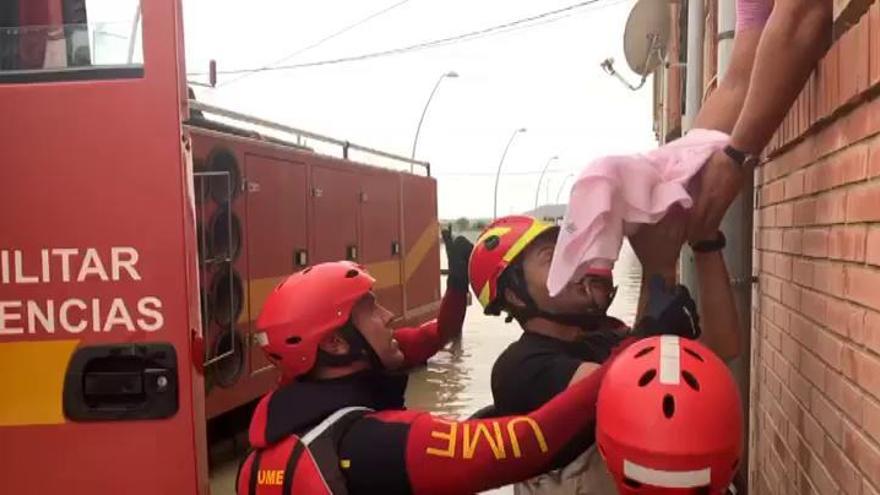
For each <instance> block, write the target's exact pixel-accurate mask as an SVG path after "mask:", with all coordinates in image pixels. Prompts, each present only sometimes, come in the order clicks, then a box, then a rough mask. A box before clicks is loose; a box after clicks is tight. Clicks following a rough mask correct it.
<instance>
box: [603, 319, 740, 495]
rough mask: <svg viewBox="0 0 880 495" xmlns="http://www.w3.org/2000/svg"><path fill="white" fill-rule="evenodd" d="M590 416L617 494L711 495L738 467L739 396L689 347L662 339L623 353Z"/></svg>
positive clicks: (725, 376)
mask: <svg viewBox="0 0 880 495" xmlns="http://www.w3.org/2000/svg"><path fill="white" fill-rule="evenodd" d="M597 414H598V416H597V425H596V442H597V444H598V446H599V451H600V452H601V453H602V457H604V459H605V463H606V464H607V465H608V470H609V471H610V472H611V475H612V477H613V478H614V479H615V482H616V483H617V486H618V490H619V492H620V493H621V495H627V494H651V495H655V494H684V493H706V494H712V495H717V494H720V493H723V492H724V490H726V489H727V487H728V486H730V483H731V481H732V480H733V476H734V474H735V473H736V471H737V468H738V467H739V462H740V456H741V455H742V437H743V423H742V408H741V404H740V397H739V390H738V389H737V386H736V383H735V382H734V381H733V377H732V376H731V374H730V371H728V369H727V367H726V366H725V365H724V363H723V362H722V361H721V360H720V359H719V358H718V357H716V356H715V354H713V353H712V352H711V351H710V350H709V349H707V348H706V347H704V346H702V345H700V344H699V343H697V342H696V341H692V340H684V339H680V338H679V337H676V336H671V335H664V336H660V337H652V338H647V339H643V340H640V341H639V342H637V343H635V344H633V345H631V346H629V347H628V348H627V349H626V350H624V351H623V352H622V353H621V354H620V356H618V357H617V358H616V359H615V360H614V362H613V363H612V364H611V367H610V368H609V369H608V372H607V374H606V375H605V378H604V380H603V382H602V388H601V390H600V391H599V401H598V404H597ZM707 487H708V491H705V490H706V489H707ZM698 490H700V491H698Z"/></svg>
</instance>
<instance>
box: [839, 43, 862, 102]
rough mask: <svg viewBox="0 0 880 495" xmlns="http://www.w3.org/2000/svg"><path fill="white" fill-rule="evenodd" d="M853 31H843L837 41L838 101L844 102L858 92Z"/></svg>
mask: <svg viewBox="0 0 880 495" xmlns="http://www.w3.org/2000/svg"><path fill="white" fill-rule="evenodd" d="M855 41H856V38H855V33H854V32H853V30H852V29H849V30H847V31H846V32H845V33H843V36H841V37H840V39H839V40H838V42H837V45H839V46H840V49H839V51H838V54H839V56H840V62H839V63H840V69H841V70H840V73H839V79H838V80H839V84H840V103H841V104H845V103H846V102H848V101H850V100H852V99H853V98H855V96H856V94H857V93H858V87H857V86H858V84H857V81H856V71H855V67H854V65H855V64H854V61H853V59H854V55H855V51H856V47H855Z"/></svg>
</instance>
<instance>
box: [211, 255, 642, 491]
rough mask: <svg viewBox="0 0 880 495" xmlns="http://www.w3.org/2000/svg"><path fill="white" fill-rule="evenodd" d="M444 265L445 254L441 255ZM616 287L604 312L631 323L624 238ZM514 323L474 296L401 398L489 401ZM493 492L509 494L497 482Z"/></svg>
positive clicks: (461, 411) (634, 280) (633, 293)
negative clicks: (460, 322)
mask: <svg viewBox="0 0 880 495" xmlns="http://www.w3.org/2000/svg"><path fill="white" fill-rule="evenodd" d="M442 265H443V267H444V268H445V266H446V260H445V259H444V260H442ZM614 280H615V283H617V284H618V286H619V289H618V292H617V298H616V299H615V301H614V304H613V305H612V306H611V309H610V311H609V312H610V314H611V315H613V316H615V317H617V318H620V319H621V320H623V321H624V322H626V323H627V324H632V322H633V319H634V318H635V314H636V309H637V305H638V299H639V284H640V282H641V266H640V265H639V262H638V260H637V259H636V257H635V254H634V253H633V251H632V249H631V248H630V246H629V244H626V243H624V246H623V250H622V251H621V254H620V260H619V261H618V262H617V265H616V266H615V269H614ZM521 331H522V330H520V328H519V326H517V325H516V323H515V322H514V323H510V324H505V323H504V319H503V318H501V317H494V316H486V315H484V314H483V312H482V308H481V307H480V306H479V303H477V302H476V301H474V304H472V305H471V306H470V307H469V308H468V311H467V317H466V319H465V323H464V330H463V336H462V339H461V342H460V343H458V344H457V345H451V346H450V347H448V348H447V349H444V350H442V351H440V352H439V353H438V354H437V355H436V356H434V357H433V358H432V359H431V360H430V361H429V362H428V365H427V366H426V367H425V368H422V369H419V370H417V371H415V372H413V373H412V375H411V377H410V381H409V388H408V389H407V394H406V395H407V397H406V403H407V407H409V408H411V409H422V410H427V411H432V412H435V413H438V414H443V415H449V416H454V417H466V416H469V415H470V414H472V413H473V412H475V411H476V410H478V409H480V408H481V407H483V406H486V405H489V404H491V403H492V390H491V388H490V381H489V380H490V373H491V371H492V364H493V363H494V362H495V359H496V358H497V357H498V355H499V354H500V353H501V351H503V350H504V349H505V348H506V347H507V346H508V344H510V343H511V342H513V341H514V340H516V339H517V338H519V335H520V332H521ZM234 480H235V465H234V464H230V465H225V464H224V465H223V466H218V467H217V468H216V469H215V470H214V472H212V476H211V485H212V494H213V495H226V494H229V495H231V494H233V493H234V488H233V487H232V484H233V483H234ZM490 493H492V494H493V495H501V494H509V493H512V490H510V489H509V488H502V489H499V490H495V491H492V492H490Z"/></svg>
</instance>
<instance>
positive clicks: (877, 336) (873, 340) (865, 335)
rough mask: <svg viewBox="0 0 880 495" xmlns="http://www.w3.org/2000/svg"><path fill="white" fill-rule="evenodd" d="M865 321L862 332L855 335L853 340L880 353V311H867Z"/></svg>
mask: <svg viewBox="0 0 880 495" xmlns="http://www.w3.org/2000/svg"><path fill="white" fill-rule="evenodd" d="M864 321H865V324H864V326H863V328H862V332H861V333H860V334H859V335H854V336H853V341H855V342H857V343H859V344H861V345H863V346H865V347H867V348H868V349H870V350H872V351H874V352H875V353H877V354H880V313H877V312H874V311H866V312H865V320H864Z"/></svg>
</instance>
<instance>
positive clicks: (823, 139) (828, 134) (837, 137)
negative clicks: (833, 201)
mask: <svg viewBox="0 0 880 495" xmlns="http://www.w3.org/2000/svg"><path fill="white" fill-rule="evenodd" d="M830 115H831V114H829V116H830ZM829 121H830V120H829ZM844 146H846V133H845V132H844V129H843V126H842V125H841V123H840V122H832V123H831V124H830V125H827V126H825V127H824V128H822V130H821V131H820V132H819V134H817V135H816V150H817V152H816V156H817V157H818V158H824V157H826V156H828V155H829V154H830V153H833V152H835V151H837V150H839V149H840V148H843V147H844ZM819 178H820V179H821V178H822V177H821V176H820V177H819ZM827 182H828V183H830V182H831V181H830V179H829V180H828V181H827ZM827 187H828V186H826V187H825V188H827ZM825 188H820V190H821V189H825Z"/></svg>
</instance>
